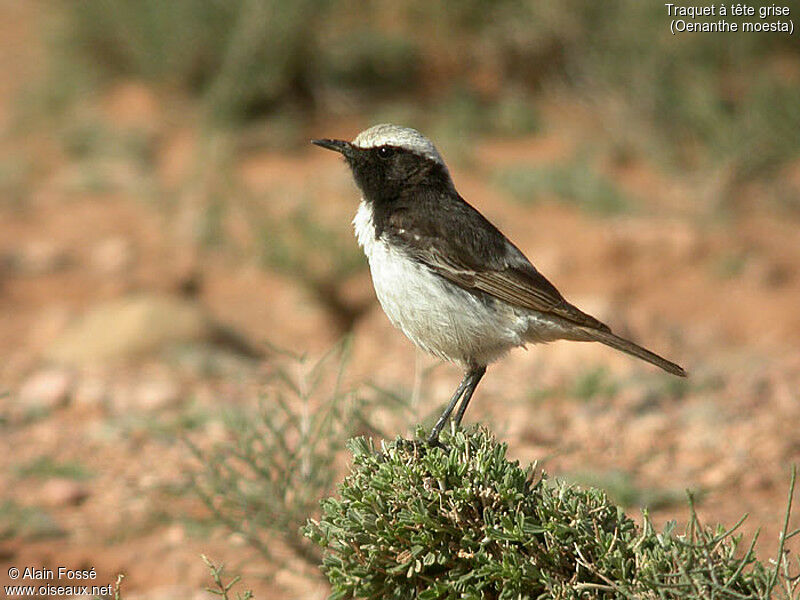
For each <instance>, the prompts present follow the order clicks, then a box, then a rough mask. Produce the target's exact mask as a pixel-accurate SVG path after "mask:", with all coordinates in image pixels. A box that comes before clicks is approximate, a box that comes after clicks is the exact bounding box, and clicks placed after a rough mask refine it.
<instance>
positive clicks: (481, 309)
mask: <svg viewBox="0 0 800 600" xmlns="http://www.w3.org/2000/svg"><path fill="white" fill-rule="evenodd" d="M353 224H354V225H355V229H356V237H357V238H358V241H359V244H360V245H361V246H363V248H364V252H365V254H366V255H367V258H368V259H369V266H370V271H371V273H372V282H373V285H374V286H375V293H376V295H377V296H378V300H379V301H380V303H381V306H382V307H383V310H384V312H385V313H386V315H387V316H388V317H389V320H390V321H391V322H392V323H393V324H394V325H395V326H396V327H398V328H399V329H401V330H402V331H403V333H405V334H406V336H408V338H409V339H411V341H412V342H414V343H415V344H416V345H417V346H419V347H420V348H422V349H424V350H426V351H427V352H430V353H431V354H434V355H436V356H438V357H440V358H443V359H445V360H450V361H454V362H458V363H461V364H463V365H474V364H476V365H487V364H489V363H491V362H493V361H494V360H496V359H497V358H499V357H500V356H502V355H503V354H505V353H506V352H508V350H510V349H511V348H513V347H515V346H524V345H525V342H526V339H525V338H528V340H527V341H539V340H534V339H531V338H530V337H529V335H527V334H528V330H529V328H530V325H531V319H532V318H533V319H535V317H534V316H533V315H532V314H531V313H530V311H526V310H524V309H517V308H514V307H511V306H509V305H507V304H505V303H503V302H499V301H495V300H494V299H492V298H489V297H488V296H483V297H480V296H477V295H474V294H471V293H470V292H467V291H466V290H463V289H461V288H459V287H458V286H456V285H455V284H452V283H450V282H448V281H447V280H445V279H443V278H442V277H440V276H439V275H436V274H435V273H433V272H432V271H431V270H430V269H429V268H428V267H426V266H424V265H422V264H420V263H418V262H416V261H414V260H412V259H411V258H409V257H407V256H406V255H405V254H404V253H403V252H402V251H399V250H394V249H392V248H390V247H389V246H388V245H387V244H386V242H385V241H384V240H383V239H376V238H375V228H374V226H373V225H372V210H371V208H370V207H369V205H368V204H366V203H365V202H364V201H362V202H361V205H360V206H359V208H358V212H357V214H356V217H355V219H354V221H353ZM541 341H545V340H544V339H542V340H541Z"/></svg>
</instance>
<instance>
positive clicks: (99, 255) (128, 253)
mask: <svg viewBox="0 0 800 600" xmlns="http://www.w3.org/2000/svg"><path fill="white" fill-rule="evenodd" d="M133 258H134V256H133V248H132V247H131V243H130V241H128V240H127V239H125V238H124V237H110V238H106V239H105V240H103V241H101V242H99V243H98V244H96V245H95V246H94V248H92V252H91V255H90V257H89V260H90V263H91V265H92V267H93V268H94V270H95V271H97V272H98V273H99V274H101V275H114V274H117V273H122V272H124V271H126V270H128V269H129V268H130V266H131V265H132V264H133Z"/></svg>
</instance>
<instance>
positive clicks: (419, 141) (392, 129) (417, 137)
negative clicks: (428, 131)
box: [353, 123, 444, 166]
mask: <svg viewBox="0 0 800 600" xmlns="http://www.w3.org/2000/svg"><path fill="white" fill-rule="evenodd" d="M353 145H354V146H356V147H358V148H362V149H366V148H377V147H378V146H396V147H398V148H403V149H405V150H408V151H410V152H414V153H416V154H419V155H420V156H424V157H426V158H429V159H431V160H433V161H436V162H437V163H439V164H440V165H442V166H444V160H442V157H441V155H440V154H439V151H438V150H436V146H434V145H433V142H431V141H430V140H429V139H428V138H426V137H425V136H424V135H422V134H421V133H420V132H419V131H417V130H416V129H411V128H410V127H400V126H399V125H392V124H391V123H381V124H380V125H374V126H373V127H370V128H369V129H365V130H364V131H362V132H361V133H359V134H358V135H357V136H356V139H354V140H353Z"/></svg>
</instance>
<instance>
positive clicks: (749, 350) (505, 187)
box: [0, 0, 800, 599]
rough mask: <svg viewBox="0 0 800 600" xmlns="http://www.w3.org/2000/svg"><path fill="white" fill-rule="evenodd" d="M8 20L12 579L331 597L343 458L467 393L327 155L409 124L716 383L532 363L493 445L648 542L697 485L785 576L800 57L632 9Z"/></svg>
mask: <svg viewBox="0 0 800 600" xmlns="http://www.w3.org/2000/svg"><path fill="white" fill-rule="evenodd" d="M0 11H2V18H1V19H0V357H2V360H0V567H2V568H0V581H3V582H4V583H5V579H4V578H5V577H6V571H7V568H8V567H9V566H11V565H15V566H18V567H20V568H24V566H31V567H37V568H41V567H49V568H53V566H56V567H57V566H59V565H64V566H68V567H80V568H91V567H94V568H95V569H96V570H97V572H98V574H99V578H98V582H99V583H100V584H106V583H109V582H111V581H112V580H113V577H114V575H115V574H116V573H118V572H121V571H122V572H125V573H127V575H128V578H127V580H126V582H125V587H124V593H125V595H126V597H129V598H153V599H156V598H159V599H160V598H167V597H169V598H200V597H205V596H207V593H206V592H203V588H204V586H206V585H208V584H209V574H208V570H207V568H206V566H205V565H204V564H203V562H202V561H201V560H200V559H199V554H200V553H205V554H207V555H209V556H210V557H211V558H213V559H215V560H217V561H219V562H225V563H226V565H227V567H228V570H229V571H230V572H231V573H232V574H236V573H238V574H242V575H243V576H244V578H245V582H246V586H247V587H249V588H251V589H253V590H254V591H255V592H256V596H257V597H262V598H263V597H280V598H283V597H286V598H295V597H304V598H323V597H325V595H326V593H327V587H326V584H325V583H324V580H323V579H321V577H320V574H319V572H318V571H317V570H316V568H315V566H314V565H316V564H317V561H318V558H319V554H318V550H317V549H315V548H313V547H310V546H309V545H308V544H307V543H306V541H305V540H304V539H303V538H302V536H300V534H299V533H298V532H297V529H298V527H299V525H301V524H302V523H304V522H305V519H306V518H308V517H310V516H314V514H316V512H315V511H316V510H317V509H316V506H317V501H318V499H319V497H320V496H322V495H327V494H330V493H331V491H332V490H333V488H334V485H335V482H336V481H338V480H339V479H340V478H341V476H342V475H343V473H344V472H345V470H346V466H347V454H346V452H345V451H344V440H345V439H346V438H347V437H348V436H351V435H355V434H372V435H376V436H378V437H381V436H386V437H389V438H392V437H394V436H396V435H406V436H408V435H411V434H412V433H413V425H414V424H416V423H420V422H423V423H426V424H428V425H430V423H431V417H432V415H435V414H437V413H438V411H439V410H440V407H441V405H442V403H443V402H444V401H445V400H446V399H447V397H448V396H449V394H450V392H451V391H452V389H453V388H454V387H455V385H456V384H457V382H458V380H459V379H460V375H461V374H460V372H459V371H458V369H456V368H454V367H452V366H448V365H440V364H439V363H437V361H435V360H433V359H431V358H428V357H425V356H422V355H420V354H418V353H416V351H415V350H414V348H413V346H412V345H411V344H410V342H408V341H407V340H406V339H405V338H404V337H403V336H402V334H400V333H399V332H396V331H394V330H393V329H392V327H391V325H390V324H389V322H388V320H387V319H386V318H385V316H384V315H383V313H382V312H381V310H380V307H379V306H378V304H377V302H376V300H375V298H374V293H373V291H372V287H371V283H370V281H369V273H368V270H367V266H366V261H365V259H364V258H363V256H362V255H361V253H360V251H359V249H358V248H357V245H356V242H355V240H354V239H353V236H352V228H351V225H350V221H351V219H352V216H353V214H354V212H355V209H356V206H357V200H358V193H357V190H356V188H355V186H354V184H353V183H352V182H351V179H350V175H349V173H348V172H347V170H346V168H345V166H344V165H343V164H342V162H341V161H340V160H336V158H335V157H334V156H332V155H331V154H330V153H326V152H323V151H321V150H319V149H318V148H314V147H311V146H310V145H309V144H308V140H309V139H310V138H315V137H341V138H346V139H352V138H353V137H354V136H355V135H356V134H357V133H358V132H359V131H361V130H362V129H364V128H366V127H368V126H370V125H373V124H375V123H378V122H385V121H390V122H395V123H398V124H403V125H407V126H412V127H415V128H417V129H419V130H421V131H422V132H423V133H425V134H426V135H427V136H428V137H430V138H431V139H433V140H434V142H435V143H436V144H437V146H438V147H439V150H440V151H441V153H442V154H443V156H444V157H445V160H446V161H447V162H448V164H449V165H450V166H451V171H452V173H453V176H454V180H455V182H456V186H457V188H458V189H459V191H460V192H461V194H462V195H463V196H464V197H465V198H466V199H467V200H468V201H469V202H470V203H472V204H473V205H474V206H476V207H477V208H479V209H480V210H481V211H482V212H483V213H484V214H485V215H486V216H487V217H489V218H490V219H491V220H492V221H493V222H495V224H497V225H498V226H499V227H500V228H501V229H502V230H503V231H504V232H505V233H507V234H508V235H509V237H510V238H511V239H513V240H514V241H515V242H516V244H517V245H518V246H519V247H520V248H521V249H522V250H523V251H524V252H525V253H526V254H527V255H528V256H529V257H530V258H531V260H532V261H533V262H534V263H535V264H536V265H537V267H538V268H539V269H540V270H541V271H542V272H543V273H544V274H545V275H546V276H547V277H548V278H549V279H551V280H552V281H553V282H554V283H555V284H556V285H557V286H558V287H559V288H560V289H561V291H562V292H563V293H564V294H565V296H566V297H567V298H568V299H569V300H571V301H572V302H574V303H576V304H577V305H579V306H580V307H582V308H583V309H584V310H586V311H588V312H590V313H592V314H594V315H596V316H597V317H598V318H600V319H602V320H604V321H605V322H607V323H609V324H610V325H611V326H612V327H613V328H614V329H615V330H618V331H620V332H621V333H623V334H625V335H627V336H629V337H631V338H633V339H635V340H637V341H640V342H642V343H644V344H645V345H647V346H648V347H650V348H652V349H654V350H655V351H657V352H659V353H661V354H664V355H665V356H667V357H669V358H670V359H673V360H675V361H677V362H679V363H680V364H682V365H683V366H685V367H686V368H687V369H688V370H689V371H690V373H691V377H690V378H689V379H688V380H685V381H682V380H676V379H674V378H670V377H669V376H667V375H664V374H662V373H660V372H657V371H655V370H654V369H652V368H650V367H649V366H647V365H644V364H643V363H642V364H640V363H638V362H634V361H633V360H632V359H630V358H628V357H626V356H624V355H620V354H617V353H614V352H613V351H611V350H609V349H607V348H604V347H594V346H592V345H582V344H567V343H556V344H552V345H550V346H548V347H536V348H531V349H529V350H528V351H527V352H524V351H515V352H514V353H512V354H511V355H510V356H509V357H508V358H507V359H506V360H505V361H503V362H501V363H498V364H497V365H496V366H493V367H492V368H491V369H490V372H489V376H488V377H487V378H486V379H485V381H484V383H483V384H482V386H481V388H480V390H479V392H478V394H477V396H476V399H475V401H474V402H473V404H472V406H471V408H470V412H469V414H468V416H467V421H468V422H470V423H472V422H476V421H479V422H481V423H485V424H487V425H489V426H490V427H491V428H492V430H493V431H495V432H496V433H497V434H498V436H500V437H501V439H503V440H504V441H507V442H508V444H509V447H510V450H509V454H510V456H511V457H513V458H515V459H519V460H521V461H526V462H527V461H532V460H538V461H539V466H540V467H541V468H542V469H544V470H545V471H547V472H548V473H549V474H550V475H551V476H556V477H560V478H566V479H569V480H572V481H575V482H578V483H581V484H587V485H597V486H600V487H603V488H604V489H606V490H607V491H608V493H609V494H610V495H611V496H612V497H613V498H614V499H615V500H616V501H617V502H619V503H621V504H622V505H623V506H625V507H626V509H627V510H628V511H629V513H630V514H631V515H632V516H634V517H635V516H636V515H638V514H640V511H641V510H642V509H643V508H644V507H647V509H648V510H649V512H650V514H651V515H653V517H654V518H655V520H656V521H657V522H658V523H659V524H663V523H664V522H666V521H667V520H669V519H677V520H678V522H679V523H682V522H683V523H685V521H686V518H687V516H688V508H687V505H686V497H685V493H684V490H686V489H690V490H692V491H693V493H694V494H695V498H696V506H697V510H698V513H699V515H700V518H701V519H702V520H703V521H704V522H707V523H709V524H711V523H715V522H721V523H723V524H725V525H727V526H732V525H734V524H735V523H736V522H737V521H738V520H739V518H740V517H741V516H742V515H744V514H745V513H748V514H749V517H748V519H747V520H746V521H745V523H744V524H743V525H742V529H741V531H742V532H743V533H744V534H745V536H746V541H747V542H748V543H749V541H750V540H751V539H752V536H753V535H754V534H755V532H756V530H758V529H759V528H761V534H760V536H759V538H758V540H757V543H756V548H757V550H758V552H759V553H760V555H763V556H764V557H765V558H766V557H767V556H772V555H774V552H775V550H776V549H777V545H778V539H777V535H778V531H779V530H780V527H781V526H782V524H783V518H784V511H785V507H786V501H787V494H788V487H789V469H790V465H791V464H792V463H797V462H800V428H798V423H800V391H799V390H800V311H798V305H800V135H798V131H800V43H798V41H797V38H796V37H792V36H788V35H785V34H776V33H757V34H741V33H740V34H726V35H722V34H699V33H697V34H683V35H678V36H672V35H671V34H670V32H669V20H668V18H667V15H666V9H665V8H664V6H663V4H662V3H657V2H640V1H638V0H609V1H606V2H602V3H596V2H586V1H579V0H567V1H563V0H562V1H558V2H556V1H550V0H547V1H544V2H534V1H524V0H505V1H499V2H486V1H483V0H467V1H462V2H458V3H455V2H445V1H441V0H425V1H424V2H422V1H417V0H410V1H407V2H400V3H398V2H389V1H385V0H377V1H375V2H370V3H363V2H356V1H355V0H352V1H350V0H343V1H339V2H332V1H329V0H299V1H297V2H292V3H287V2H280V1H278V0H225V1H222V0H172V1H171V2H163V1H161V0H84V1H81V2H63V1H57V0H52V1H46V0H27V1H25V2H15V1H14V0H2V1H0ZM342 340H345V341H344V342H343V341H342ZM798 519H799V518H798V516H794V517H793V518H792V521H791V523H792V524H793V527H794V528H796V527H797V526H798V525H800V521H799V520H798ZM62 583H63V582H62Z"/></svg>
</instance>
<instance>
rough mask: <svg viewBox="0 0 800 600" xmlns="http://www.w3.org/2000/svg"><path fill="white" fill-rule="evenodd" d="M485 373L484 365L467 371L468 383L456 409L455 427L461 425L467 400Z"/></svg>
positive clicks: (470, 398) (470, 397)
mask: <svg viewBox="0 0 800 600" xmlns="http://www.w3.org/2000/svg"><path fill="white" fill-rule="evenodd" d="M484 373H486V367H485V366H481V367H472V369H470V370H469V372H468V373H467V378H468V379H469V383H468V384H467V387H466V389H465V390H464V398H463V399H462V400H461V404H460V405H459V407H458V411H457V412H456V418H455V425H456V429H458V428H459V427H461V419H463V418H464V413H465V412H467V405H468V404H469V401H470V400H472V394H473V393H475V388H477V387H478V384H479V383H480V381H481V378H482V377H483V374H484Z"/></svg>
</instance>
